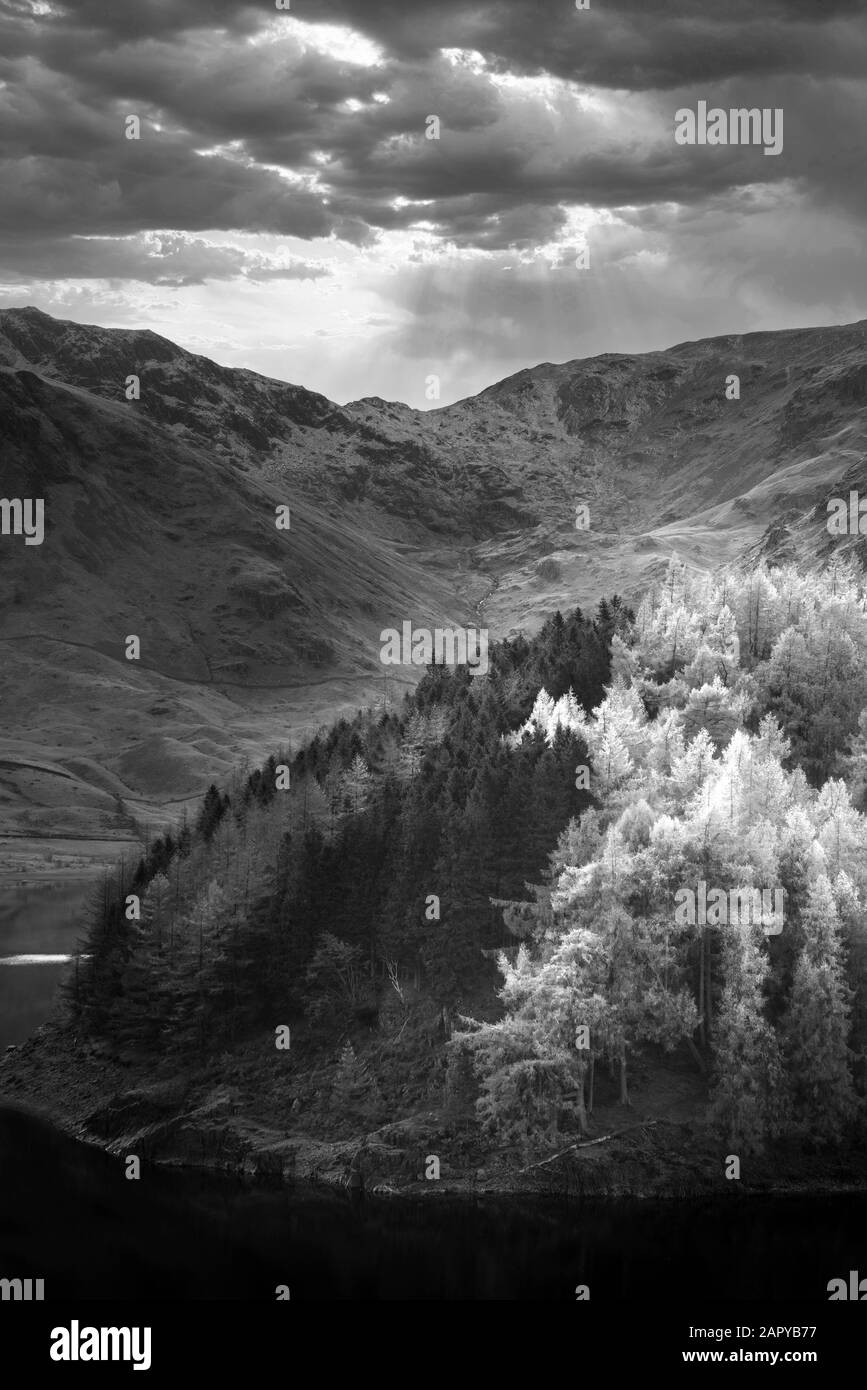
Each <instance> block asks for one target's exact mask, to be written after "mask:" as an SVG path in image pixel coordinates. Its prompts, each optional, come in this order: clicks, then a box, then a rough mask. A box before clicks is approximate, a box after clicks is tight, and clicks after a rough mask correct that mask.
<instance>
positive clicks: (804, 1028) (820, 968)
mask: <svg viewBox="0 0 867 1390" xmlns="http://www.w3.org/2000/svg"><path fill="white" fill-rule="evenodd" d="M801 927H802V931H803V934H804V938H805V944H804V949H803V950H802V952H801V954H800V956H799V958H798V962H797V964H796V966H795V978H794V983H793V985H792V994H791V999H790V1002H789V1010H788V1014H787V1017H786V1025H785V1038H786V1060H787V1064H788V1069H789V1079H790V1085H791V1092H792V1100H793V1107H794V1118H795V1120H796V1122H797V1123H800V1124H802V1125H803V1126H804V1127H805V1128H807V1129H808V1130H809V1131H810V1132H811V1133H812V1134H813V1136H814V1137H815V1138H816V1139H817V1140H818V1141H820V1142H822V1141H825V1142H827V1141H834V1140H839V1138H840V1137H841V1135H842V1133H843V1131H844V1129H845V1127H846V1125H847V1124H848V1123H849V1121H850V1120H851V1119H852V1118H853V1116H854V1114H855V1110H856V1105H857V1101H856V1097H855V1089H854V1086H853V1084H852V1075H851V1061H852V1055H851V1053H850V1051H849V1046H848V1038H849V1029H850V1012H851V1010H850V1001H851V992H850V990H849V988H848V986H847V984H846V979H845V971H844V966H843V958H842V957H843V951H842V944H841V928H840V919H839V917H838V915H837V908H836V906H835V903H834V895H833V892H832V889H831V883H830V880H829V879H828V878H827V876H826V875H825V874H822V875H820V877H819V878H818V879H817V880H816V882H815V883H814V884H812V885H811V887H810V894H809V899H808V902H807V907H806V909H805V911H804V914H803V916H802V919H801Z"/></svg>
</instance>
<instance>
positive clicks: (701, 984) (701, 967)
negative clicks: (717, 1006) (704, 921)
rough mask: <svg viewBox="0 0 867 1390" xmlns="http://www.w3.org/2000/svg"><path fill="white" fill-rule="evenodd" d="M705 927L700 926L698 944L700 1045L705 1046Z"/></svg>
mask: <svg viewBox="0 0 867 1390" xmlns="http://www.w3.org/2000/svg"><path fill="white" fill-rule="evenodd" d="M706 934H707V927H702V929H701V936H700V937H699V945H698V1014H699V1022H700V1027H701V1045H702V1047H706V1046H707V1030H706V1028H705V1019H704V938H705V936H706Z"/></svg>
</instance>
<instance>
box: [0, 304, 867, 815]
mask: <svg viewBox="0 0 867 1390" xmlns="http://www.w3.org/2000/svg"><path fill="white" fill-rule="evenodd" d="M732 374H735V375H737V376H738V378H739V384H740V398H739V399H737V400H729V399H727V398H726V379H727V378H728V377H729V376H730V375H732ZM131 376H136V377H138V379H139V383H140V398H139V399H138V400H127V399H126V386H127V382H128V378H129V377H131ZM865 411H867V323H856V324H851V325H847V326H844V327H836V328H835V327H832V328H815V329H802V330H791V331H786V332H776V333H754V334H748V335H744V336H743V337H725V338H715V339H709V340H704V341H700V342H696V343H684V344H680V345H679V346H677V347H674V348H671V349H669V350H667V351H664V352H654V353H647V354H643V355H640V356H623V355H619V354H606V355H604V356H601V357H596V358H592V359H588V360H585V361H578V362H569V363H563V364H550V363H545V364H542V365H541V366H537V367H534V368H530V369H527V370H525V371H522V372H519V373H518V374H517V375H515V376H513V377H510V378H508V379H507V380H505V381H502V382H499V383H498V384H496V385H495V386H492V387H490V388H489V389H487V390H486V391H483V392H482V393H481V394H479V395H478V396H475V397H472V398H469V399H466V400H463V401H460V402H458V403H457V404H455V405H452V406H447V407H444V408H442V409H437V410H432V411H428V412H422V411H416V410H412V409H410V408H409V407H407V406H405V405H401V404H398V403H392V402H387V401H383V400H380V399H378V398H371V399H367V400H362V401H356V402H352V403H350V404H348V405H346V406H338V405H336V404H334V403H333V402H331V401H329V400H327V399H326V398H325V397H323V396H320V395H317V394H316V393H314V392H310V391H306V390H304V389H303V388H301V387H298V386H293V385H290V384H288V383H285V382H278V381H271V380H268V379H267V378H265V377H261V376H259V375H257V374H256V373H254V372H249V371H241V370H231V369H228V368H224V367H220V366H218V365H217V364H216V363H213V362H210V361H209V360H208V359H207V358H204V357H200V356H197V355H195V354H192V353H188V352H186V351H184V350H183V349H181V348H179V347H177V346H176V345H175V344H173V343H171V342H169V341H168V340H167V339H165V338H161V337H159V336H158V335H156V334H154V333H151V332H138V331H126V330H117V329H102V328H98V327H92V326H89V325H82V324H75V323H69V322H61V321H58V320H55V319H53V318H51V317H49V316H48V315H46V314H43V313H41V312H40V311H39V310H36V309H32V308H27V309H10V310H5V311H0V492H2V495H3V496H4V497H7V498H15V497H33V498H36V497H42V498H44V499H45V512H46V532H45V540H44V543H43V544H42V545H41V546H25V545H24V543H23V538H22V537H20V536H3V537H0V584H2V592H3V594H4V598H5V600H6V601H5V602H4V604H3V606H2V613H0V647H2V654H3V661H2V666H0V670H2V676H0V700H2V709H3V735H2V738H0V832H12V833H15V834H17V835H25V836H44V835H50V834H58V833H62V834H67V835H74V834H79V835H96V834H105V835H112V834H121V833H124V834H128V833H129V830H130V828H131V822H132V821H137V822H139V823H142V822H143V821H144V822H153V823H155V822H160V821H162V820H164V819H165V818H166V816H167V815H168V814H170V813H173V812H177V811H178V810H179V809H180V808H181V807H182V806H183V805H184V804H185V803H186V802H188V801H189V800H190V799H191V798H194V797H197V796H198V795H200V794H201V792H202V791H203V789H204V788H205V787H206V786H207V785H208V784H209V783H210V782H211V781H212V780H217V781H221V782H222V781H225V780H226V778H227V776H228V774H229V771H230V769H231V768H232V767H234V766H236V765H237V764H238V763H239V762H241V761H243V760H244V759H249V760H250V761H261V758H262V757H263V756H264V754H266V753H267V752H269V751H271V750H273V749H274V748H276V747H278V746H281V745H282V746H287V745H289V744H290V743H297V741H298V739H299V738H300V737H302V736H304V735H305V734H307V733H309V732H311V731H312V730H314V729H315V728H316V727H318V726H319V725H320V724H321V723H323V722H324V721H325V720H327V719H332V718H335V717H339V716H340V715H341V714H345V713H351V712H352V711H353V710H355V709H356V708H357V707H359V706H360V705H364V704H368V703H373V702H376V701H379V702H383V701H384V700H385V699H388V700H389V701H390V703H391V704H393V702H394V699H395V697H396V696H397V695H398V694H399V692H400V690H401V689H405V688H406V687H407V685H408V684H410V683H411V682H412V681H413V680H414V679H415V678H416V676H417V672H415V671H413V670H411V669H398V668H395V669H394V670H393V671H389V673H388V675H389V680H388V688H386V683H385V680H384V676H385V668H383V667H382V665H381V664H380V662H379V647H380V641H379V633H380V631H381V629H382V628H384V627H391V626H395V627H399V626H400V624H401V623H402V622H403V621H404V620H412V621H413V622H415V623H423V624H426V625H429V626H438V625H459V626H466V625H472V624H478V623H479V621H480V620H483V621H484V624H485V625H486V626H487V627H489V629H490V631H491V636H492V637H495V636H504V635H507V634H508V633H509V632H512V631H515V630H516V629H518V628H525V629H527V630H532V631H534V630H536V629H538V627H539V625H540V624H541V622H542V621H543V619H544V617H545V616H546V615H547V614H548V613H550V612H551V611H552V610H553V609H555V608H556V607H561V608H571V607H572V606H574V604H575V603H576V602H580V603H583V604H587V605H590V604H595V602H596V600H597V599H598V598H599V597H600V596H601V595H603V594H606V593H608V594H610V593H613V592H615V591H616V592H620V593H621V594H623V595H625V596H626V597H628V598H634V597H635V596H637V595H638V594H639V593H640V592H641V590H642V588H643V586H644V585H645V584H646V582H647V580H648V577H649V576H652V575H653V574H655V573H657V572H658V571H659V569H660V568H661V567H662V565H664V563H665V562H666V561H667V559H668V556H669V555H670V553H671V551H672V550H673V549H675V550H677V551H678V552H679V553H680V554H681V556H682V557H683V558H684V559H685V560H687V561H688V562H689V563H691V564H694V565H697V566H701V567H709V566H710V567H713V566H716V565H718V564H722V563H724V562H727V561H730V560H733V559H735V558H737V557H738V556H739V555H750V556H758V555H762V554H765V555H768V556H771V557H772V558H783V557H788V556H790V555H792V554H794V553H813V554H815V553H822V552H823V551H830V549H831V547H832V546H834V545H840V544H843V545H845V546H853V547H856V548H860V547H861V545H862V544H863V542H862V541H861V540H860V538H858V537H852V538H849V537H846V538H834V537H831V536H829V535H828V533H827V529H826V526H825V522H826V503H827V500H828V498H829V497H831V496H848V492H849V490H850V488H858V487H859V486H860V487H861V488H862V491H864V492H867V477H865V465H864V456H865V439H867V416H865ZM579 504H584V505H586V506H587V507H589V516H590V526H589V529H587V530H578V529H576V525H575V518H576V507H577V506H578V505H579ZM280 505H285V506H288V507H289V508H290V511H291V525H290V529H289V530H277V527H276V524H275V523H276V508H277V507H278V506H280ZM544 562H547V563H544ZM132 634H134V635H136V636H138V637H139V638H140V640H141V658H140V660H138V661H128V660H127V659H126V657H125V644H126V638H127V637H128V636H129V635H132Z"/></svg>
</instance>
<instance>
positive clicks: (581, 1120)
mask: <svg viewBox="0 0 867 1390" xmlns="http://www.w3.org/2000/svg"><path fill="white" fill-rule="evenodd" d="M586 1073H588V1068H586V1062H581V1063H579V1073H578V1129H579V1131H581V1137H582V1138H584V1137H585V1136H586V1133H588V1119H586V1106H585V1104H584V1083H585V1080H586Z"/></svg>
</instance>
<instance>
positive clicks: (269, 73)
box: [0, 0, 867, 408]
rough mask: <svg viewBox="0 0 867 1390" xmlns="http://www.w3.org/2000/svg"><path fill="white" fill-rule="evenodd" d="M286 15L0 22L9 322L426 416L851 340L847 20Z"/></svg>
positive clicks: (459, 8) (722, 5)
mask: <svg viewBox="0 0 867 1390" xmlns="http://www.w3.org/2000/svg"><path fill="white" fill-rule="evenodd" d="M289 3H290V8H289V9H278V8H277V0H255V3H250V4H246V3H242V2H241V3H239V0H128V3H122V2H121V0H70V3H68V4H62V3H59V0H0V307H4V308H5V307H11V306H20V305H24V304H32V305H35V306H36V307H38V308H40V309H43V310H44V311H45V312H47V313H50V314H53V315H55V316H56V317H59V318H67V319H73V320H76V321H79V322H83V323H98V324H102V325H104V326H106V327H117V328H128V327H137V328H148V329H151V330H153V331H154V332H157V333H161V334H163V335H165V336H166V337H168V338H170V339H172V340H173V341H174V342H177V343H179V344H180V345H181V346H183V347H185V348H188V349H189V350H191V351H193V352H199V353H203V354H204V355H206V356H208V357H211V358H213V359H214V360H216V361H218V362H221V363H223V364H225V365H227V366H244V367H249V368H252V369H253V370H255V371H259V372H262V373H264V374H265V375H267V376H273V377H278V378H280V379H283V380H287V381H292V382H295V383H297V384H299V385H303V386H305V387H307V388H309V389H312V390H316V391H321V392H322V393H323V394H325V395H327V396H329V397H330V398H331V399H333V400H336V401H338V402H340V403H341V404H342V403H345V402H346V401H349V400H354V399H358V398H360V397H363V396H380V397H384V398H386V399H389V400H403V401H406V402H408V403H409V404H410V405H413V406H417V407H421V408H430V407H431V406H434V405H436V404H440V405H442V404H447V403H449V402H451V401H454V400H457V399H460V398H462V397H465V396H469V395H472V394H474V393H475V392H477V391H479V390H482V389H483V388H484V387H485V386H488V385H490V384H491V383H492V382H495V381H498V380H501V379H502V378H503V377H506V376H508V375H510V374H511V373H513V372H516V371H519V370H521V369H522V368H524V367H527V366H532V365H534V364H536V363H538V362H546V361H547V362H562V361H568V360H570V359H573V358H581V357H588V356H593V355H596V354H598V353H603V352H626V353H636V352H643V351H650V350H653V349H656V348H665V347H669V346H671V345H672V344H674V343H680V342H684V341H689V340H693V339H696V338H704V337H711V336H714V335H718V334H729V333H747V332H752V331H756V330H765V329H777V328H794V327H802V326H815V325H821V324H831V323H848V322H853V321H855V320H858V319H860V318H867V249H865V248H867V236H865V231H867V227H865V223H867V177H865V173H867V158H865V153H867V10H865V4H864V0H713V3H712V2H711V0H679V2H678V3H669V0H589V4H588V7H587V8H584V9H578V8H577V6H576V4H575V0H520V3H519V2H518V0H505V3H487V0H476V2H475V3H473V0H470V2H469V3H467V2H466V0H460V3H457V0H289ZM700 101H705V102H707V104H708V106H709V107H712V108H721V109H723V110H724V111H726V112H727V111H728V110H729V109H731V108H736V107H749V108H759V109H762V110H764V109H767V110H778V109H779V110H782V112H783V126H782V129H783V148H782V150H781V152H780V153H779V154H776V155H767V154H765V151H764V149H763V147H762V146H761V145H749V144H735V143H728V144H681V143H679V142H678V141H677V140H676V139H675V130H676V124H677V122H676V112H677V111H678V110H682V109H684V108H689V109H692V110H697V109H698V103H699V102H700ZM131 116H136V117H137V118H138V121H139V125H140V129H139V137H140V138H139V139H130V138H127V136H128V132H130V131H132V130H134V126H133V125H131V124H130V121H129V118H130V117H131ZM432 117H436V120H437V122H438V128H437V125H436V123H434V122H433V121H432V120H431V118H432ZM433 133H436V134H438V136H439V138H438V139H432V138H429V135H430V134H433ZM582 261H583V264H582ZM436 392H438V393H439V394H438V395H436V394H435V393H436Z"/></svg>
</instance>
